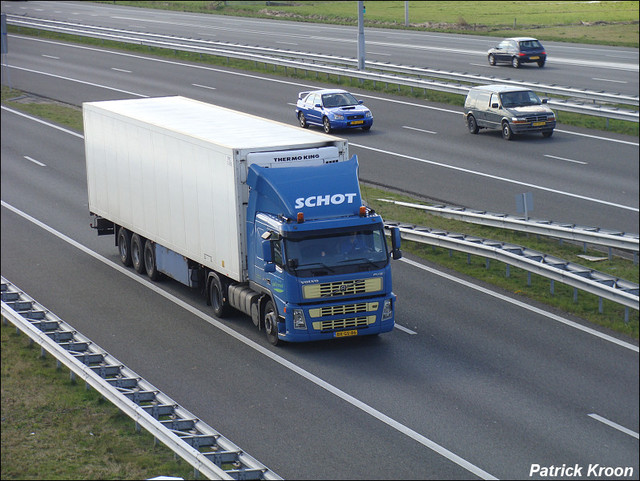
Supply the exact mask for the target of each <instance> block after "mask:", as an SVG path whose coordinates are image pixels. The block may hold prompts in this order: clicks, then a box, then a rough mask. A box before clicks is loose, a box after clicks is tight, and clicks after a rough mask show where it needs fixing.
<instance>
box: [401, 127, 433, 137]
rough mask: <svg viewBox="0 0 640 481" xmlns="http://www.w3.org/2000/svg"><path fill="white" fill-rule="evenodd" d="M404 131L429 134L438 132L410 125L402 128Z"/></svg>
mask: <svg viewBox="0 0 640 481" xmlns="http://www.w3.org/2000/svg"><path fill="white" fill-rule="evenodd" d="M402 128H403V129H409V130H417V131H418V132H425V133H427V134H434V135H435V134H437V133H438V132H434V131H433V130H424V129H418V128H417V127H409V126H408V125H403V126H402Z"/></svg>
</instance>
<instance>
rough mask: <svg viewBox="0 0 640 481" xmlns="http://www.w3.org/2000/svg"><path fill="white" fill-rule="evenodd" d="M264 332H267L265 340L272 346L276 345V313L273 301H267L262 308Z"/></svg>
mask: <svg viewBox="0 0 640 481" xmlns="http://www.w3.org/2000/svg"><path fill="white" fill-rule="evenodd" d="M264 330H265V331H266V332H267V340H268V341H269V342H270V343H271V344H272V345H274V346H277V345H278V341H279V339H278V313H277V312H276V308H275V307H274V305H273V301H267V303H266V305H265V306H264Z"/></svg>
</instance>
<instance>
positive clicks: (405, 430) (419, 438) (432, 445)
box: [1, 200, 498, 479]
mask: <svg viewBox="0 0 640 481" xmlns="http://www.w3.org/2000/svg"><path fill="white" fill-rule="evenodd" d="M1 204H2V207H5V208H6V209H9V210H10V211H12V212H14V213H15V214H17V215H19V216H21V217H23V218H24V219H26V220H28V221H29V222H32V223H33V224H35V225H37V226H38V227H40V228H42V229H44V230H45V231H47V232H49V233H50V234H53V235H54V236H56V237H58V238H59V239H61V240H63V241H64V242H67V243H68V244H70V245H72V246H73V247H75V248H77V249H79V250H81V251H82V252H84V253H85V254H87V255H89V256H91V257H93V258H94V259H96V260H98V261H100V262H102V263H103V264H105V265H107V266H108V267H111V268H113V269H115V270H117V271H118V272H120V273H122V274H124V275H126V276H127V277H129V278H130V279H132V280H134V281H136V282H138V283H140V284H142V285H143V286H145V287H147V288H149V289H151V290H152V291H154V292H155V293H157V294H159V295H161V296H162V297H164V298H165V299H167V300H169V301H171V302H173V303H174V304H176V305H177V306H180V307H182V308H183V309H185V310H187V311H188V312H190V313H191V314H193V315H195V316H198V317H199V318H200V319H202V320H203V321H205V322H208V323H209V324H211V325H212V326H214V327H216V328H218V329H220V330H221V331H223V332H225V333H226V334H228V335H230V336H232V337H233V338H235V339H236V340H238V341H240V342H242V343H244V344H245V345H246V346H247V347H250V348H251V349H254V350H255V351H257V352H259V353H261V354H262V355H264V356H266V357H268V358H270V359H271V360H273V361H275V362H277V363H278V364H280V365H281V366H283V367H285V368H286V369H289V370H290V371H292V372H294V373H296V374H298V375H300V376H301V377H303V378H305V379H306V380H308V381H310V382H312V383H314V384H315V385H317V386H319V387H321V388H322V389H324V390H326V391H327V392H329V393H331V394H333V395H335V396H336V397H338V398H340V399H342V400H343V401H345V402H347V403H349V404H351V405H352V406H354V407H356V408H358V409H360V410H361V411H363V412H364V413H366V414H368V415H370V416H371V417H373V418H375V419H377V420H379V421H381V422H383V423H385V424H386V425H388V426H390V427H391V428H393V429H395V430H397V431H399V432H400V433H402V434H404V435H406V436H407V437H409V438H411V439H413V440H414V441H416V442H418V443H420V444H422V445H423V446H425V447H427V448H429V449H431V450H433V451H434V452H436V453H437V454H439V455H441V456H443V457H444V458H446V459H448V460H449V461H451V462H453V463H455V464H457V465H458V466H461V467H462V468H464V469H466V470H468V471H469V472H471V473H473V474H475V475H476V476H478V477H480V478H482V479H498V478H496V477H495V476H493V475H491V474H489V473H487V472H486V471H484V470H482V469H480V468H479V467H477V466H475V465H474V464H471V463H470V462H469V461H467V460H465V459H463V458H461V457H460V456H458V455H457V454H455V453H453V452H451V451H449V450H448V449H446V448H444V447H442V446H440V445H439V444H437V443H436V442H434V441H432V440H430V439H428V438H427V437H425V436H423V435H422V434H420V433H418V432H416V431H414V430H413V429H411V428H409V427H407V426H405V425H404V424H401V423H400V422H398V421H396V420H395V419H393V418H391V417H389V416H387V415H386V414H383V413H382V412H380V411H378V410H377V409H374V408H373V407H371V406H369V405H368V404H366V403H364V402H362V401H360V400H359V399H356V398H355V397H353V396H351V395H350V394H347V393H346V392H344V391H342V390H341V389H338V388H337V387H335V386H334V385H332V384H329V383H328V382H326V381H324V380H323V379H321V378H319V377H318V376H316V375H315V374H312V373H310V372H309V371H306V370H304V369H302V368H301V367H300V366H298V365H296V364H294V363H292V362H291V361H289V360H287V359H285V358H284V357H282V356H279V355H278V354H276V353H274V352H272V351H270V350H268V349H267V348H265V347H263V346H261V345H260V344H258V343H256V342H254V341H252V340H251V339H248V338H246V337H245V336H243V335H241V334H239V333H237V332H236V331H234V330H233V329H231V328H230V327H228V326H227V325H225V324H224V323H222V322H220V321H218V320H217V319H216V318H214V317H211V316H209V315H208V314H205V313H204V312H202V311H201V310H199V309H197V308H195V307H194V306H192V305H190V304H188V303H187V302H185V301H183V300H182V299H179V298H177V297H175V296H174V295H172V294H170V293H168V292H165V291H163V290H162V289H161V288H160V287H158V286H157V285H155V284H154V283H153V282H151V281H149V280H147V279H145V278H144V277H140V276H138V275H137V274H134V273H135V271H133V270H131V269H128V268H126V267H124V266H121V265H120V264H116V263H115V262H113V261H110V260H109V259H107V258H106V257H103V256H101V255H100V254H98V253H97V252H95V251H93V250H91V249H89V248H88V247H86V246H85V245H83V244H81V243H79V242H77V241H75V240H73V239H71V238H70V237H67V236H66V235H64V234H62V233H61V232H58V231H57V230H55V229H54V228H53V227H50V226H48V225H47V224H45V223H43V222H41V221H39V220H38V219H36V218H34V217H31V216H30V215H29V214H27V213H25V212H22V211H21V210H19V209H17V208H16V207H13V206H12V205H10V204H8V203H6V202H5V201H4V200H3V201H1Z"/></svg>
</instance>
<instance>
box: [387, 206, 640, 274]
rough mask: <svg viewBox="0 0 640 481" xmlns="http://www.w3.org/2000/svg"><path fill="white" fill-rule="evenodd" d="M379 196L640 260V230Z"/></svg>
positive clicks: (469, 220) (452, 216)
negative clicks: (631, 231)
mask: <svg viewBox="0 0 640 481" xmlns="http://www.w3.org/2000/svg"><path fill="white" fill-rule="evenodd" d="M378 200H380V201H382V202H389V203H392V204H395V205H399V206H404V207H411V208H413V209H418V210H424V211H427V212H432V213H434V214H438V215H441V216H443V217H447V218H450V219H458V220H463V221H465V222H471V223H474V224H481V225H486V226H490V227H500V228H505V229H511V230H517V231H521V232H527V233H529V234H537V235H544V236H549V237H555V238H558V239H566V240H570V241H575V242H583V243H588V244H594V245H600V246H605V247H610V248H614V249H621V250H628V251H631V252H634V253H635V256H634V262H635V263H637V253H638V250H639V249H638V245H639V240H638V239H639V238H638V234H628V233H625V232H620V231H614V230H606V229H602V228H600V227H588V226H578V225H575V224H569V223H562V222H553V221H550V220H540V219H525V218H524V217H518V216H513V215H509V214H497V213H492V212H486V211H481V210H473V209H467V208H465V207H454V206H446V205H422V204H412V203H409V202H401V201H396V200H390V199H378ZM610 257H611V256H610Z"/></svg>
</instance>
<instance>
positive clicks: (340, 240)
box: [285, 227, 389, 277]
mask: <svg viewBox="0 0 640 481" xmlns="http://www.w3.org/2000/svg"><path fill="white" fill-rule="evenodd" d="M285 257H286V266H287V270H288V271H289V272H291V273H293V274H295V275H298V276H300V277H312V276H322V275H331V274H336V273H348V272H362V271H368V270H376V269H381V268H382V267H384V266H385V265H386V264H387V262H388V259H389V257H388V254H387V243H386V239H385V236H384V232H383V230H382V228H379V227H375V228H365V229H362V228H361V229H359V230H354V231H349V232H341V233H333V234H330V235H318V236H310V237H300V238H285Z"/></svg>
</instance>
